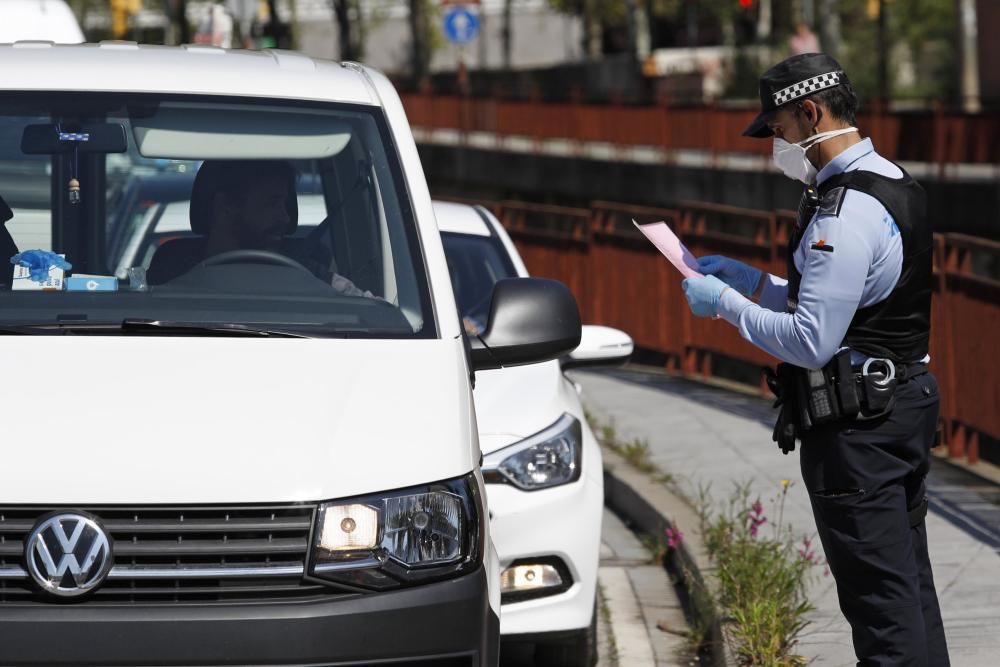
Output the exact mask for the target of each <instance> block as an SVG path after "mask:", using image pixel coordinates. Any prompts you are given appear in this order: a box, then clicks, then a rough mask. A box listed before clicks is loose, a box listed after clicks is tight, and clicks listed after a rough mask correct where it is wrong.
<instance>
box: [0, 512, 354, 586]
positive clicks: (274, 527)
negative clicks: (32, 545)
mask: <svg viewBox="0 0 1000 667" xmlns="http://www.w3.org/2000/svg"><path fill="white" fill-rule="evenodd" d="M63 509H64V508H54V507H47V508H20V507H8V508H0V604H12V603H37V602H45V603H52V602H63V601H64V600H62V599H57V598H54V597H53V596H51V595H50V594H47V593H44V592H42V591H41V590H40V588H39V587H38V586H37V584H35V582H34V581H33V580H32V579H31V578H30V577H29V576H28V574H27V570H26V569H25V558H24V541H25V540H26V539H27V538H28V535H29V534H30V533H31V531H32V529H33V528H34V526H35V525H36V523H37V522H38V521H39V519H41V518H42V517H45V516H46V515H48V514H51V513H53V512H56V511H63ZM80 510H82V511H84V512H86V513H88V514H91V515H94V516H96V517H97V519H98V520H99V521H100V523H101V524H102V525H103V526H104V528H105V530H106V531H107V532H108V534H109V535H110V537H111V540H112V551H113V554H114V565H113V567H112V569H111V572H110V573H109V575H108V578H107V579H106V580H105V581H104V583H103V584H101V585H100V586H99V587H98V588H97V589H96V590H94V591H93V592H92V593H90V594H88V595H86V596H84V597H82V598H80V599H78V600H76V601H75V602H73V603H74V604H101V603H126V604H127V603H144V602H149V603H171V602H197V603H204V602H227V601H268V600H271V601H275V600H286V599H308V598H312V597H326V598H328V597H330V596H333V595H337V594H338V593H337V591H336V590H335V589H331V588H330V587H328V586H322V585H315V584H310V583H306V582H303V580H302V577H303V573H304V572H305V564H306V557H307V552H308V547H309V536H310V534H311V530H312V524H313V517H314V515H315V510H316V506H315V505H308V504H307V505H274V506H235V507H172V508H164V507H136V508H132V507H129V508H123V507H92V508H87V507H83V508H65V511H67V512H74V511H76V512H78V511H80Z"/></svg>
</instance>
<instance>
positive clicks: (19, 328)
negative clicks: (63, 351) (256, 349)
mask: <svg viewBox="0 0 1000 667" xmlns="http://www.w3.org/2000/svg"><path fill="white" fill-rule="evenodd" d="M115 333H126V334H152V335H161V336H162V335H178V336H261V337H273V338H311V336H309V335H307V334H304V333H298V332H295V331H285V330H282V329H260V328H257V327H252V326H249V325H246V324H233V323H231V322H214V323H198V322H171V321H164V320H143V319H131V318H129V319H124V320H122V321H121V323H120V324H115V323H113V322H85V321H81V322H37V323H32V324H11V325H7V326H0V336H27V335H36V336H37V335H45V334H48V335H53V334H54V335H67V334H69V335H72V334H82V335H88V334H89V335H94V334H97V335H100V334H115Z"/></svg>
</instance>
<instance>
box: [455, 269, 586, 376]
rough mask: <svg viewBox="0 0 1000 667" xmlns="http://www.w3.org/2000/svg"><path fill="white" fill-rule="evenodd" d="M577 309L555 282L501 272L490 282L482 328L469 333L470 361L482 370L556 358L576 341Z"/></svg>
mask: <svg viewBox="0 0 1000 667" xmlns="http://www.w3.org/2000/svg"><path fill="white" fill-rule="evenodd" d="M580 331H581V328H580V311H579V309H578V308H577V306H576V299H574V298H573V295H572V294H571V293H570V291H569V289H567V288H566V286H565V285H563V284H562V283H561V282H559V281H557V280H548V279H546V278H504V279H503V280H499V281H497V283H496V285H494V286H493V302H492V303H491V304H490V315H489V321H488V322H487V324H486V330H485V331H483V332H482V333H481V334H479V335H478V336H472V337H471V340H470V343H471V347H472V366H473V369H474V370H477V371H478V370H488V369H491V368H503V367H505V366H521V365H524V364H534V363H538V362H541V361H548V360H550V359H556V358H558V357H560V356H562V355H564V354H566V353H567V352H569V351H571V350H573V349H574V348H576V346H577V345H579V344H580Z"/></svg>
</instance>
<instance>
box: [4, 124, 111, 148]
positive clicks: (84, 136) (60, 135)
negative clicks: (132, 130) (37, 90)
mask: <svg viewBox="0 0 1000 667" xmlns="http://www.w3.org/2000/svg"><path fill="white" fill-rule="evenodd" d="M74 148H75V149H77V150H79V151H80V152H81V153H124V152H125V151H127V150H128V139H127V138H126V137H125V127H124V126H123V125H122V124H121V123H100V124H94V125H84V126H83V127H81V128H80V129H78V130H74V131H72V132H70V131H67V130H62V131H60V128H59V126H58V125H56V124H55V123H41V124H38V125H28V126H26V127H25V128H24V132H23V133H22V134H21V152H22V153H24V154H25V155H54V154H56V153H72V152H73V149H74Z"/></svg>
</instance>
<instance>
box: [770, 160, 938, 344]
mask: <svg viewBox="0 0 1000 667" xmlns="http://www.w3.org/2000/svg"><path fill="white" fill-rule="evenodd" d="M901 170H902V169H901ZM847 190H858V191H859V192H864V193H865V194H867V195H870V196H872V197H874V198H875V199H877V200H878V201H879V202H880V203H881V204H882V205H883V206H885V208H886V210H887V211H888V212H889V214H890V215H891V216H892V217H893V220H895V221H896V226H897V227H899V232H900V235H901V236H902V241H903V268H902V271H901V273H900V275H899V281H898V282H897V283H896V287H895V288H893V290H892V292H891V293H890V294H889V296H888V297H886V299H885V300H883V301H881V302H879V303H876V304H873V305H871V306H868V307H867V308H861V309H860V310H858V311H857V312H856V313H855V314H854V319H852V320H851V325H850V327H848V329H847V334H846V335H845V336H844V342H843V345H845V346H846V347H849V348H851V349H852V350H855V351H857V352H860V353H862V354H865V355H867V356H869V357H879V358H886V359H891V360H893V361H895V362H899V363H906V362H913V361H920V360H921V359H923V358H924V357H925V356H926V355H927V351H928V345H929V341H930V326H931V324H930V322H931V289H932V286H933V273H932V271H933V267H932V261H933V253H932V249H933V244H934V240H933V234H932V232H931V226H930V223H929V222H928V221H927V197H926V195H925V194H924V189H923V188H922V187H920V184H919V183H917V182H916V181H915V180H913V178H911V177H910V175H909V174H907V173H906V171H903V177H902V178H899V179H895V178H889V177H888V176H882V175H880V174H876V173H874V172H870V171H860V170H856V171H847V172H844V173H841V174H838V175H836V176H833V177H831V178H829V179H827V180H826V181H824V182H823V183H822V184H821V185H820V186H819V187H818V190H816V189H813V188H808V189H807V190H806V191H805V192H804V193H803V195H802V200H801V202H800V203H799V214H798V220H797V224H796V227H795V230H794V231H793V233H792V234H791V238H790V239H789V244H788V310H789V312H794V311H795V308H796V306H797V304H798V295H799V284H800V283H801V281H802V274H800V273H799V271H798V269H797V268H796V267H795V250H796V249H797V248H798V246H799V243H800V242H801V241H802V237H803V236H804V235H805V232H806V228H807V227H808V226H809V224H810V223H811V222H812V219H813V217H814V216H815V214H816V213H817V212H818V211H819V212H823V213H830V214H832V215H838V214H839V213H840V207H841V205H842V204H843V201H844V196H845V195H846V192H847ZM839 224H842V225H849V224H851V221H850V220H840V222H839ZM834 250H836V249H834ZM808 252H822V251H821V250H809V251H808Z"/></svg>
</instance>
